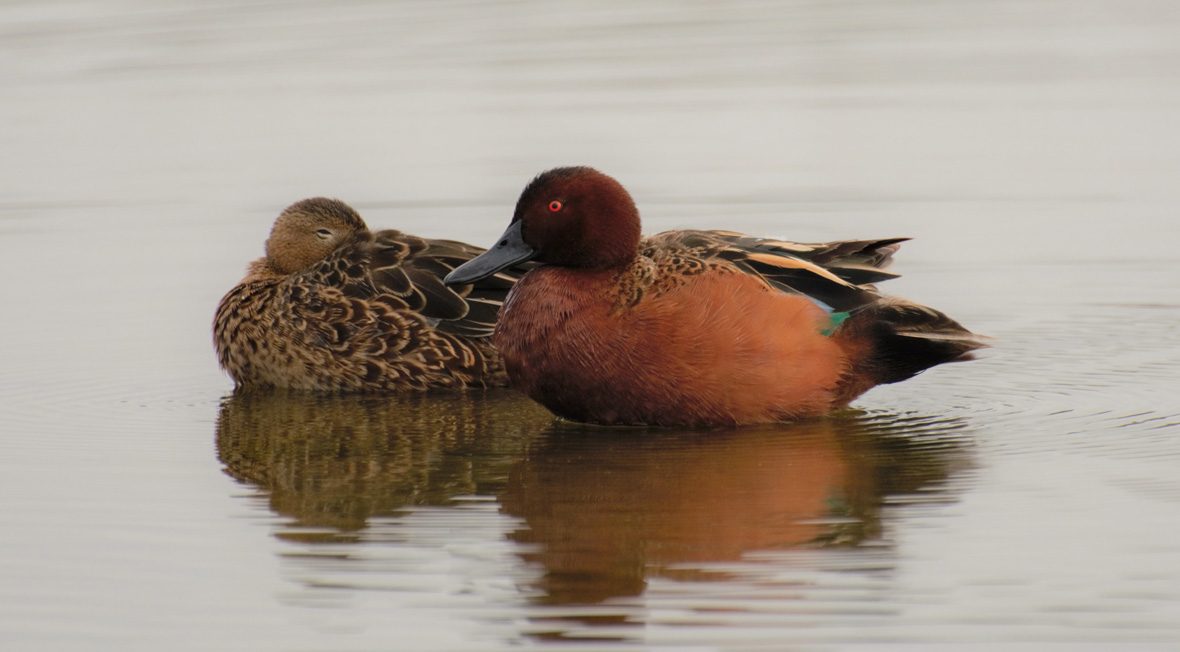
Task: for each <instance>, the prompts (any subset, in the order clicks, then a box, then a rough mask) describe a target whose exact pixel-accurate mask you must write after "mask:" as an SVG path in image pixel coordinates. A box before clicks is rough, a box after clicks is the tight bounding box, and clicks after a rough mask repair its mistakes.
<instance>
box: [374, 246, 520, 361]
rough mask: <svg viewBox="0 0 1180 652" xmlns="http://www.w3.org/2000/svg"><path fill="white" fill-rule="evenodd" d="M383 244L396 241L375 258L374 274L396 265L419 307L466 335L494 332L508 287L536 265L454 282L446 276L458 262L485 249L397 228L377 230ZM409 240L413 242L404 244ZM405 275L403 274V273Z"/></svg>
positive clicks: (437, 322)
mask: <svg viewBox="0 0 1180 652" xmlns="http://www.w3.org/2000/svg"><path fill="white" fill-rule="evenodd" d="M375 240H376V241H377V243H378V247H380V246H381V243H383V242H385V241H391V242H392V244H391V245H390V250H389V253H388V255H384V256H382V255H378V256H375V258H374V274H375V275H376V274H378V273H382V274H385V273H387V272H384V271H383V270H387V269H391V268H392V269H397V270H398V271H399V272H400V273H401V275H404V276H405V278H406V279H407V281H408V282H409V288H410V289H409V291H408V294H407V293H405V292H404V291H403V295H401V296H407V295H408V296H410V297H412V298H413V305H415V306H419V307H418V308H417V310H418V311H419V312H421V314H422V315H423V316H425V317H427V318H428V319H431V320H432V321H433V322H434V325H435V327H436V328H437V329H438V330H440V331H443V332H446V333H452V334H455V335H462V336H464V337H476V338H480V337H489V336H490V335H491V334H492V331H493V330H494V329H495V326H496V317H497V315H498V314H499V312H500V306H501V305H503V303H504V298H505V297H506V296H507V295H508V291H509V290H511V289H512V286H513V285H515V284H516V281H517V280H519V279H520V277H521V276H522V275H523V274H524V273H525V271H527V270H528V269H529V268H531V267H532V266H531V265H524V266H517V267H511V268H509V269H506V270H504V271H502V272H499V273H497V274H494V275H492V276H490V277H488V278H486V279H483V280H481V281H478V282H476V283H473V284H468V285H460V286H456V287H450V286H447V285H445V284H444V283H443V278H444V277H445V276H446V275H447V274H449V273H450V272H451V270H453V269H455V268H456V267H458V266H459V265H462V264H463V263H465V262H467V261H469V260H471V259H472V258H475V257H476V256H478V255H479V254H481V253H483V252H484V250H483V248H481V247H475V246H472V245H469V244H466V243H463V242H457V241H454V240H427V239H423V238H413V237H410V236H405V235H404V234H400V233H398V232H396V231H380V232H378V233H377V234H375ZM399 243H409V244H410V246H409V247H408V248H407V247H404V246H399ZM399 281H400V278H399Z"/></svg>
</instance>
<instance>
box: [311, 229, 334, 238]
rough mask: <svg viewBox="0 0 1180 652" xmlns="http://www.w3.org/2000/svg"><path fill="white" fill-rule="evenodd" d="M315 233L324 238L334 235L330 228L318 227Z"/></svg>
mask: <svg viewBox="0 0 1180 652" xmlns="http://www.w3.org/2000/svg"><path fill="white" fill-rule="evenodd" d="M315 234H316V235H317V236H319V237H320V238H322V239H324V240H327V239H328V238H330V237H332V232H331V231H329V230H328V229H316V232H315Z"/></svg>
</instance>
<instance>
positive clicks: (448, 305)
mask: <svg viewBox="0 0 1180 652" xmlns="http://www.w3.org/2000/svg"><path fill="white" fill-rule="evenodd" d="M482 252H483V249H481V248H479V247H473V246H471V245H467V244H463V243H461V242H453V241H449V240H427V239H423V238H418V237H414V236H412V235H407V234H405V233H401V232H399V231H393V230H385V231H377V232H371V231H369V229H368V227H367V226H365V222H364V220H362V219H361V217H360V215H358V214H357V212H356V211H355V210H353V209H352V208H351V207H349V206H348V205H347V204H345V203H343V202H341V201H337V200H334V199H325V198H322V197H317V198H313V199H305V200H303V201H300V202H297V203H295V204H292V205H291V206H289V207H288V208H287V209H286V210H284V211H283V212H282V214H281V215H279V217H278V219H276V220H275V223H274V227H273V229H272V230H271V233H270V237H269V238H268V239H267V241H266V256H264V257H263V258H261V259H259V260H256V261H254V262H253V263H251V264H250V267H249V269H248V271H247V273H246V277H245V278H244V279H242V281H241V282H240V283H238V285H237V286H236V287H234V288H233V289H232V290H230V291H229V293H228V294H226V295H225V297H224V298H223V299H222V300H221V303H220V305H218V306H217V315H216V317H215V318H214V322H213V342H214V346H215V347H216V349H217V356H218V360H219V361H220V363H221V366H222V368H224V369H225V370H226V371H227V372H228V373H229V375H230V376H231V377H232V378H233V380H234V382H235V384H236V385H237V387H238V388H239V389H243V388H255V387H281V388H289V389H300V390H322V391H353V392H359V391H399V390H425V389H432V388H464V387H483V386H498V385H506V384H507V376H506V375H505V373H504V367H503V363H502V362H501V360H500V356H499V354H497V353H496V350H495V348H494V347H493V346H492V343H491V340H490V336H491V334H492V327H493V325H494V324H495V320H496V313H497V312H498V311H499V308H500V304H501V303H502V302H503V299H504V297H505V295H506V294H507V293H508V290H509V289H510V288H511V287H512V285H513V283H515V282H516V279H517V278H518V277H519V275H520V272H521V270H507V271H504V272H500V273H497V274H495V275H492V276H489V277H488V278H485V279H483V280H481V281H479V282H477V283H474V284H468V285H464V286H462V287H458V288H450V287H447V286H445V285H443V281H442V279H443V275H445V274H447V273H448V272H450V271H452V270H453V269H455V268H456V267H457V266H459V265H460V264H462V263H464V262H467V261H469V260H471V259H473V258H474V257H475V256H476V255H478V254H480V253H482Z"/></svg>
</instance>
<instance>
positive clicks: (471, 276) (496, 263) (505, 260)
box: [443, 220, 537, 285]
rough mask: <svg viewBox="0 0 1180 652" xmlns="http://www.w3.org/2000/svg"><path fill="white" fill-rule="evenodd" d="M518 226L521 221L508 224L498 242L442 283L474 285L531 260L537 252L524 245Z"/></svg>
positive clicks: (455, 270) (453, 271) (453, 272)
mask: <svg viewBox="0 0 1180 652" xmlns="http://www.w3.org/2000/svg"><path fill="white" fill-rule="evenodd" d="M520 224H521V220H517V221H515V222H513V223H512V224H509V225H508V230H507V231H505V232H504V235H502V236H500V240H499V241H497V242H496V244H495V245H493V246H492V248H491V249H488V250H487V251H485V252H483V253H482V254H480V255H478V256H476V257H475V258H472V259H471V260H469V261H467V262H465V263H463V264H462V265H459V266H458V267H456V268H455V269H454V270H452V271H451V273H450V274H447V277H446V278H444V279H443V283H446V284H447V285H462V284H463V283H474V282H476V281H478V280H480V279H483V278H487V277H489V276H491V275H492V274H495V273H496V272H498V271H500V270H502V269H504V268H505V267H511V266H512V265H515V264H517V263H523V262H525V261H526V260H532V258H533V257H534V256H536V255H537V250H536V249H533V248H532V247H530V246H528V244H526V243H525V241H524V237H522V236H521V235H520Z"/></svg>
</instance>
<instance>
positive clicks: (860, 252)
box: [640, 231, 904, 312]
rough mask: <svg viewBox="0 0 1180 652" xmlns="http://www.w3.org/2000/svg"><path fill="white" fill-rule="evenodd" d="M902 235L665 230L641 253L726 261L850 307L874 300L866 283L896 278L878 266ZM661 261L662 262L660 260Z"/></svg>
mask: <svg viewBox="0 0 1180 652" xmlns="http://www.w3.org/2000/svg"><path fill="white" fill-rule="evenodd" d="M902 240H904V238H893V239H890V240H864V241H846V242H832V243H822V244H802V243H794V242H787V241H783V240H772V239H767V238H754V237H750V236H747V235H744V234H741V233H735V232H732V231H667V232H664V233H659V234H656V235H654V236H652V237H650V238H647V239H646V240H644V241H643V242H642V243H641V245H640V253H641V255H643V256H645V257H648V258H651V259H653V260H656V261H660V260H672V259H674V260H677V261H678V265H679V266H682V267H683V266H684V263H683V262H681V261H682V259H686V258H687V259H694V260H697V261H702V264H710V263H711V264H728V265H732V266H733V267H735V268H737V269H738V270H740V271H742V272H744V273H747V274H750V275H753V276H756V277H758V278H759V279H761V280H762V281H763V282H764V283H766V284H767V285H768V286H770V287H773V288H775V289H777V290H779V291H782V292H787V293H790V294H800V295H803V296H806V297H808V298H809V299H811V300H813V301H815V302H816V303H819V304H821V305H823V306H824V307H825V308H827V309H829V310H830V311H841V312H843V311H852V310H856V309H858V308H861V307H864V306H866V305H869V304H871V303H873V302H874V301H876V300H878V298H879V295H878V294H877V293H876V291H875V290H874V289H873V288H872V287H871V286H869V285H867V284H868V283H871V282H876V281H881V280H886V279H890V278H895V277H896V275H895V274H890V273H889V272H885V271H883V270H882V269H880V267H881V266H884V265H885V264H887V263H888V262H889V258H890V256H891V255H892V254H893V252H894V251H896V249H897V245H898V243H899V242H901V241H902ZM662 266H666V265H662Z"/></svg>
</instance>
